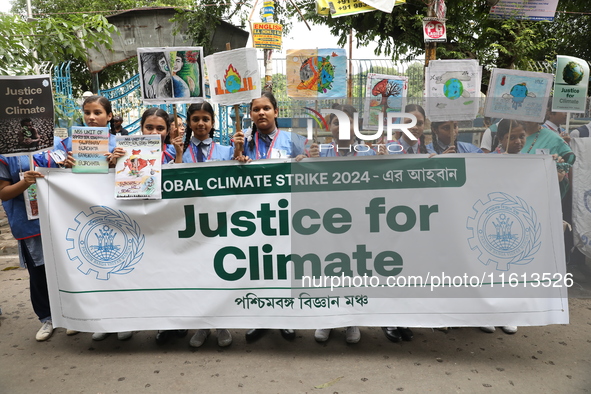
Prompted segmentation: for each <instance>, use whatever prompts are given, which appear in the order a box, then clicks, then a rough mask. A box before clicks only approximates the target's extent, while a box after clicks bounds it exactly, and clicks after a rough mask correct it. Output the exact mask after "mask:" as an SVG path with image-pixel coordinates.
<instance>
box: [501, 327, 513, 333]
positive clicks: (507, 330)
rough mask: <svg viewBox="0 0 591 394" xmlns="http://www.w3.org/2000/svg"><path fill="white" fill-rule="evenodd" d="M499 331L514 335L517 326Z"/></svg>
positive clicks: (502, 328)
mask: <svg viewBox="0 0 591 394" xmlns="http://www.w3.org/2000/svg"><path fill="white" fill-rule="evenodd" d="M501 330H503V331H504V332H505V334H515V333H516V332H517V326H503V327H501Z"/></svg>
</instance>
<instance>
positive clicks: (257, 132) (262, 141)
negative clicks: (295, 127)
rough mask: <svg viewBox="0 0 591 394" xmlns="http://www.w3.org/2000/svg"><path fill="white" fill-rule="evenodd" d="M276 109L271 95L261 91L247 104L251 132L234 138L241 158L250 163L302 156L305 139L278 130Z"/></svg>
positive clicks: (275, 101) (277, 111)
mask: <svg viewBox="0 0 591 394" xmlns="http://www.w3.org/2000/svg"><path fill="white" fill-rule="evenodd" d="M278 115H279V107H278V106H277V100H276V99H275V96H273V93H271V92H263V93H262V95H261V97H260V98H257V99H254V100H252V102H251V103H250V117H251V119H252V122H253V125H252V132H251V133H250V135H247V136H245V135H244V134H243V133H236V135H234V146H235V149H237V150H240V149H238V147H239V146H240V147H241V148H242V146H243V147H244V153H243V156H246V157H248V158H249V159H252V160H262V159H280V158H296V157H297V156H299V155H305V148H304V146H305V143H306V138H305V137H302V136H300V135H298V134H295V133H291V132H288V131H283V130H279V129H278V127H277V117H278Z"/></svg>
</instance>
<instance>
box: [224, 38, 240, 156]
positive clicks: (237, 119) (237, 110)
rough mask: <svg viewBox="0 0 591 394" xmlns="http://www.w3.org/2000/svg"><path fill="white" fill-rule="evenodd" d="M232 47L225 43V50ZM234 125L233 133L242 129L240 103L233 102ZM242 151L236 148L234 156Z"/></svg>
mask: <svg viewBox="0 0 591 394" xmlns="http://www.w3.org/2000/svg"><path fill="white" fill-rule="evenodd" d="M231 49H232V45H231V44H230V43H229V42H227V43H226V50H228V51H229V50H231ZM234 127H235V130H234V132H235V133H239V132H241V131H242V122H241V121H240V105H239V104H234ZM243 151H244V149H242V150H236V152H235V153H234V157H236V156H242V152H243Z"/></svg>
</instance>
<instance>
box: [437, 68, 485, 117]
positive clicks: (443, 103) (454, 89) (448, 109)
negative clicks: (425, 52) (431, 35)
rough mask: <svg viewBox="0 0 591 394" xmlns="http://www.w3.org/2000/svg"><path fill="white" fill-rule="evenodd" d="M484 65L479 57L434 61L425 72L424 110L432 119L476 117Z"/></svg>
mask: <svg viewBox="0 0 591 394" xmlns="http://www.w3.org/2000/svg"><path fill="white" fill-rule="evenodd" d="M481 79H482V66H480V65H479V64H478V61H477V60H474V59H466V60H432V61H430V62H429V67H427V69H426V71H425V81H426V83H425V111H426V113H427V117H428V118H429V120H431V121H432V122H444V121H448V120H456V121H460V120H474V119H475V118H476V115H477V114H478V107H479V101H480V81H481Z"/></svg>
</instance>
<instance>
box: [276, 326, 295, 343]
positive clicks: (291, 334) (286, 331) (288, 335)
mask: <svg viewBox="0 0 591 394" xmlns="http://www.w3.org/2000/svg"><path fill="white" fill-rule="evenodd" d="M279 332H280V333H281V336H282V337H283V339H287V340H288V341H291V340H293V339H295V331H294V330H292V329H290V328H282V329H280V330H279Z"/></svg>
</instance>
